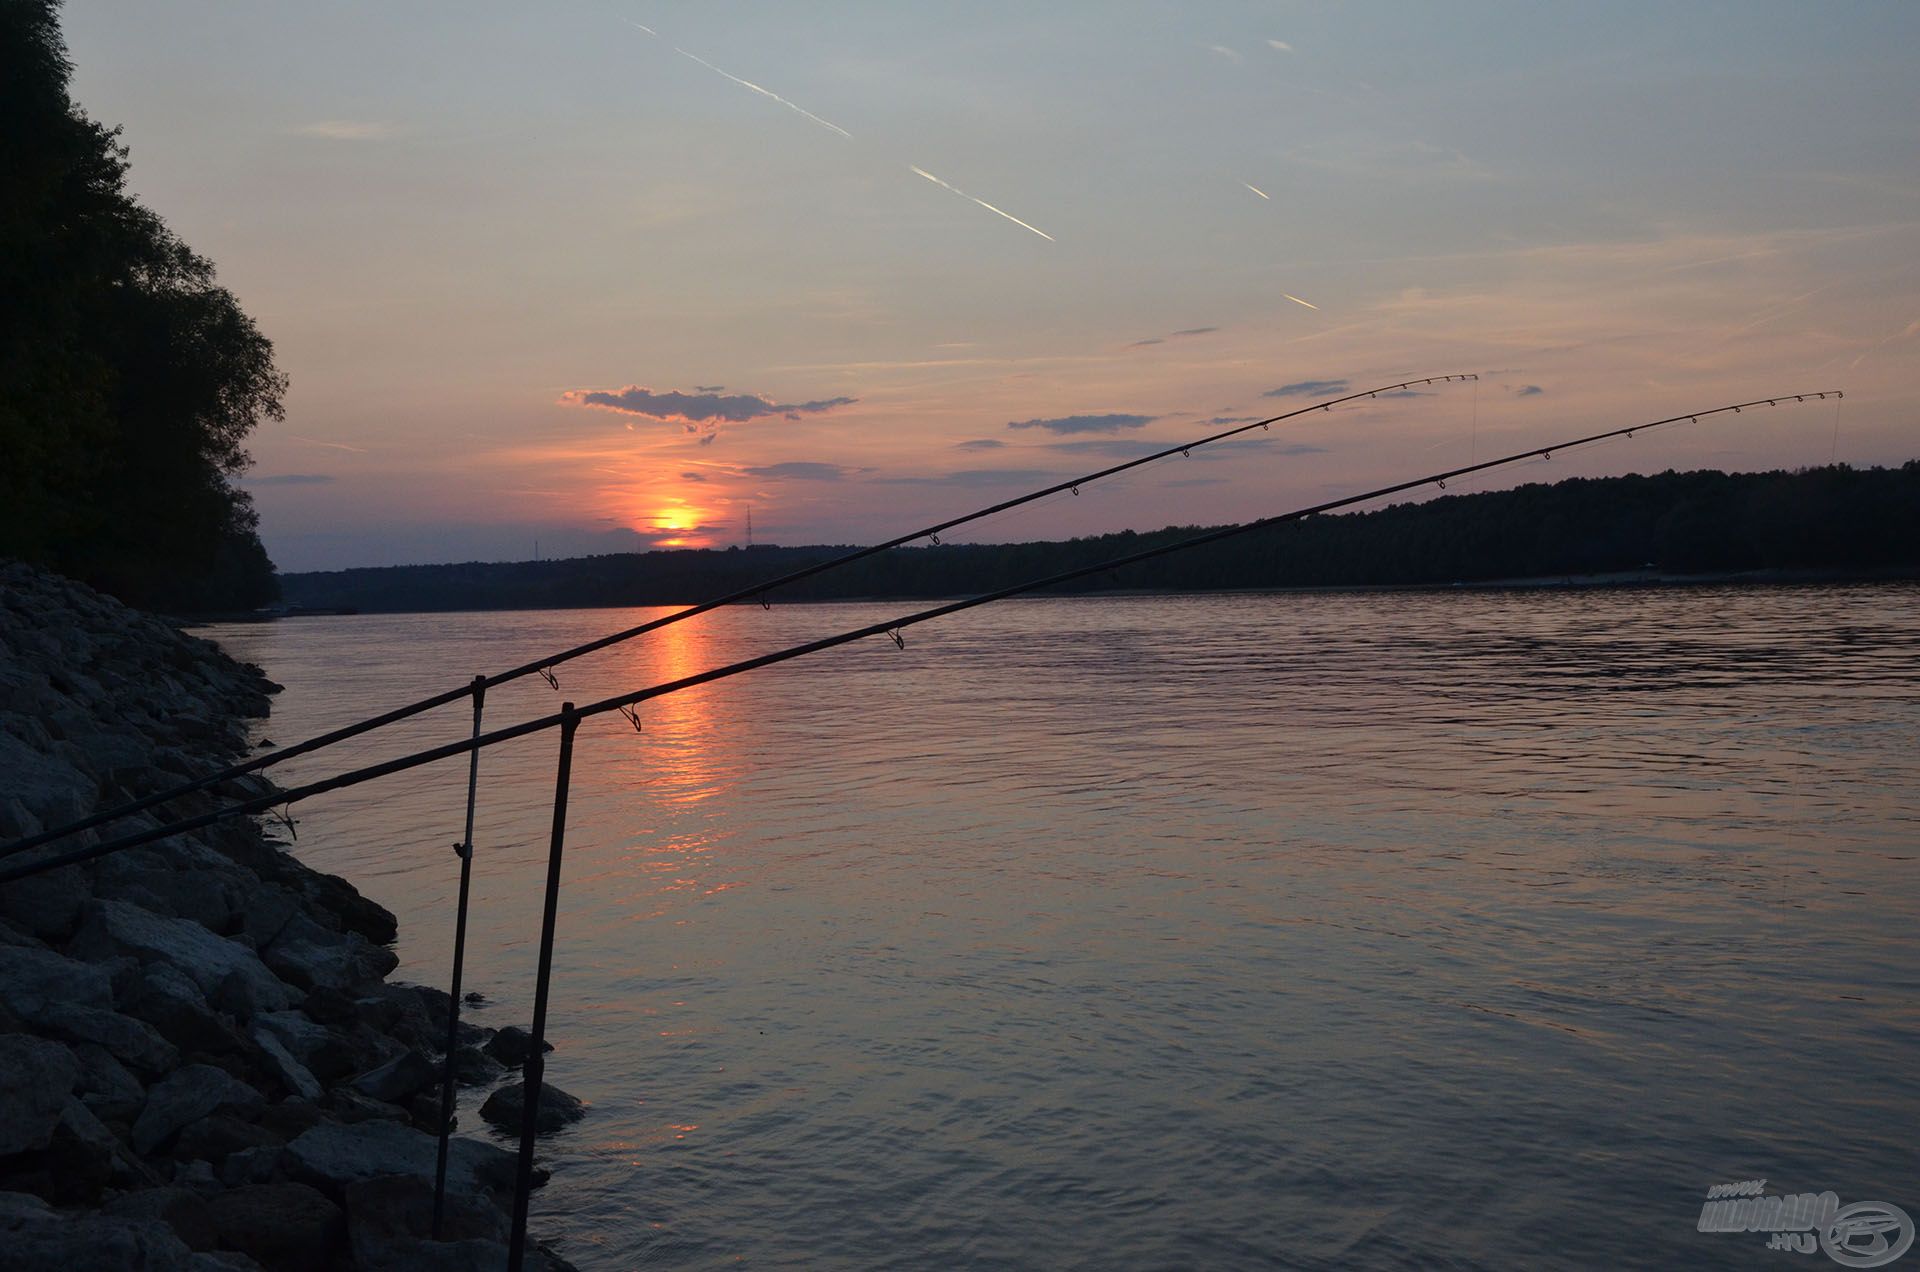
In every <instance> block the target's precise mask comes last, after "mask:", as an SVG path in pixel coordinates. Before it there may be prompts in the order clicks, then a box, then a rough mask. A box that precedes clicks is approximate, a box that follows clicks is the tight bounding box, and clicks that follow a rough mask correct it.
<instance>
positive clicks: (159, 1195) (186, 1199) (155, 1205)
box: [75, 1187, 220, 1272]
mask: <svg viewBox="0 0 1920 1272" xmlns="http://www.w3.org/2000/svg"><path fill="white" fill-rule="evenodd" d="M101 1210H102V1212H103V1213H105V1214H107V1215H111V1216H114V1217H116V1218H121V1219H150V1220H156V1221H158V1222H160V1223H164V1224H165V1225H167V1227H169V1228H171V1229H173V1235H174V1236H176V1237H178V1238H180V1240H181V1241H182V1242H183V1243H184V1244H185V1245H186V1247H187V1248H188V1249H189V1250H211V1249H213V1248H214V1246H216V1245H218V1244H219V1237H220V1233H219V1230H218V1229H216V1228H215V1227H214V1226H213V1215H212V1214H211V1213H210V1212H209V1211H208V1209H207V1202H206V1199H205V1198H204V1197H202V1196H201V1195H200V1194H199V1193H197V1192H194V1191H193V1190H192V1189H191V1188H171V1187H168V1188H145V1189H142V1190H140V1191H139V1192H130V1193H122V1194H120V1195H119V1196H118V1197H115V1198H113V1199H112V1200H111V1201H109V1202H107V1203H106V1205H104V1206H102V1207H101ZM75 1272H78V1270H77V1269H76V1270H75Z"/></svg>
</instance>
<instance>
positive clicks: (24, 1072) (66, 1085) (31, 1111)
mask: <svg viewBox="0 0 1920 1272" xmlns="http://www.w3.org/2000/svg"><path fill="white" fill-rule="evenodd" d="M79 1076H80V1065H79V1062H78V1061H76V1060H75V1059H74V1058H73V1052H71V1051H69V1050H68V1049H67V1048H65V1047H63V1046H61V1045H60V1044H59V1043H57V1042H48V1041H47V1040H46V1039H44V1038H35V1037H32V1036H30V1035H28V1034H0V1157H4V1156H6V1155H8V1154H10V1153H24V1152H27V1151H28V1150H30V1149H35V1148H45V1147H46V1146H47V1145H48V1144H49V1143H50V1142H52V1140H53V1128H54V1126H55V1125H57V1124H58V1123H59V1121H60V1114H61V1111H62V1110H63V1109H65V1108H66V1105H67V1097H68V1094H69V1093H70V1092H71V1091H72V1090H73V1084H74V1082H75V1080H76V1079H77V1078H79Z"/></svg>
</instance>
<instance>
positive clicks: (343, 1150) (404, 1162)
mask: <svg viewBox="0 0 1920 1272" xmlns="http://www.w3.org/2000/svg"><path fill="white" fill-rule="evenodd" d="M438 1151H439V1141H438V1140H436V1139H435V1138H434V1137H433V1136H431V1135H428V1134H426V1133H425V1132H424V1131H416V1130H414V1129H413V1128H412V1127H410V1126H402V1125H400V1124H399V1123H397V1122H383V1121H370V1122H360V1123H357V1124H355V1125H352V1126H345V1125H341V1124H340V1123H337V1122H323V1123H321V1124H320V1125H319V1126H316V1127H314V1128H313V1129H312V1130H310V1131H307V1132H305V1133H304V1134H302V1135H300V1136H299V1137H298V1138H296V1139H295V1140H294V1141H293V1142H292V1143H291V1144H289V1145H287V1168H288V1170H289V1172H290V1173H291V1174H293V1175H294V1176H295V1177H296V1178H298V1179H303V1180H305V1181H306V1182H308V1183H311V1184H313V1185H314V1186H315V1187H317V1188H322V1189H325V1190H327V1191H329V1192H332V1193H338V1192H339V1191H340V1190H341V1189H343V1188H345V1187H346V1186H347V1185H348V1184H351V1183H353V1182H355V1181H356V1180H362V1179H375V1178H378V1177H379V1176H382V1175H413V1176H416V1177H418V1178H422V1179H429V1180H430V1179H432V1178H433V1174H434V1166H435V1159H436V1157H437V1154H438ZM514 1160H515V1159H514V1155H513V1154H512V1153H509V1152H507V1151H506V1150H505V1149H503V1148H498V1147H496V1146H494V1145H492V1144H483V1143H481V1142H479V1141H478V1140H470V1139H460V1138H455V1139H453V1140H452V1141H450V1142H449V1146H448V1152H447V1190H448V1191H449V1193H461V1194H473V1193H477V1192H481V1191H483V1190H486V1189H507V1190H511V1189H512V1187H513V1176H514Z"/></svg>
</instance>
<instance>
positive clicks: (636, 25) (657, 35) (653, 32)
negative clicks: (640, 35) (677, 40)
mask: <svg viewBox="0 0 1920 1272" xmlns="http://www.w3.org/2000/svg"><path fill="white" fill-rule="evenodd" d="M620 20H621V21H622V22H624V23H626V24H627V25H628V26H630V27H632V28H633V29H634V30H636V31H645V32H646V33H647V34H648V35H650V36H652V37H653V38H654V39H656V40H657V39H659V38H660V33H659V32H658V31H656V30H654V29H653V28H652V27H650V26H646V25H644V24H642V23H639V22H635V21H634V20H633V19H632V18H622V19H620Z"/></svg>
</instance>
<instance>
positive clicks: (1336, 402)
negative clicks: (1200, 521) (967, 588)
mask: <svg viewBox="0 0 1920 1272" xmlns="http://www.w3.org/2000/svg"><path fill="white" fill-rule="evenodd" d="M1479 378H1480V377H1479V376H1478V375H1472V374H1469V375H1435V376H1428V377H1426V378H1424V379H1419V380H1403V381H1401V382H1400V383H1399V384H1384V385H1381V386H1380V387H1378V388H1373V389H1362V390H1361V391H1359V392H1358V393H1349V394H1347V395H1346V396H1344V397H1336V398H1328V399H1326V400H1324V401H1320V402H1315V403H1313V404H1312V405H1311V406H1303V407H1300V408H1299V409H1298V410H1293V411H1287V412H1284V413H1282V414H1280V415H1271V416H1268V417H1267V418H1265V419H1261V420H1254V421H1251V422H1250V423H1244V424H1241V425H1239V426H1237V427H1235V428H1229V429H1225V430H1223V431H1221V432H1218V433H1210V434H1208V435H1207V436H1205V437H1199V438H1195V439H1194V440H1192V441H1189V442H1180V443H1177V444H1175V445H1172V446H1168V447H1166V448H1165V449H1162V450H1157V451H1154V452H1153V453H1152V454H1149V455H1141V456H1138V457H1137V458H1134V459H1130V460H1127V461H1126V462H1125V463H1120V464H1114V465H1112V466H1111V467H1108V468H1102V469H1099V470H1098V471H1095V472H1091V473H1087V474H1086V475H1085V476H1082V477H1075V478H1072V479H1070V480H1068V481H1062V482H1056V483H1054V484H1053V485H1051V486H1045V487H1042V488H1041V489H1039V490H1034V491H1030V492H1028V493H1027V494H1024V495H1018V496H1016V497H1014V498H1012V499H1006V500H1002V501H1001V502H999V503H996V504H990V505H988V506H987V507H985V508H980V509H976V510H975V511H973V512H969V513H966V514H964V515H962V516H958V517H950V518H948V519H947V520H945V521H941V522H936V523H935V524H933V525H930V526H924V527H922V528H921V529H918V530H914V531H911V532H909V533H907V534H902V535H897V536H895V537H894V538H891V539H888V540H887V541H885V542H884V543H875V544H872V545H869V546H867V547H864V548H855V549H854V550H853V551H851V552H846V553H843V554H842V555H840V556H837V557H831V558H829V559H827V560H824V561H816V562H814V563H813V564H811V565H807V566H802V567H801V568H800V569H797V570H793V571H790V572H789V573H786V574H782V575H778V576H776V577H774V578H771V579H767V580H764V581H762V582H758V583H754V584H751V585H749V586H747V587H744V588H741V589H740V590H738V591H735V592H729V593H727V594H726V595H725V596H721V597H716V598H715V599H713V600H710V601H704V602H702V603H700V604H698V605H694V606H691V607H689V608H687V609H683V610H677V611H675V612H674V613H671V614H666V615H663V616H662V617H660V618H656V619H651V620H649V621H647V622H645V623H641V624H639V625H638V626H636V627H629V628H626V629H625V630H623V631H617V632H612V633H609V634H608V635H605V636H601V637H598V638H597V639H594V640H590V641H588V642H586V643H585V644H583V645H575V646H574V647H573V648H571V649H567V650H562V651H561V652H560V653H557V654H553V655H551V656H549V657H546V658H540V659H536V660H534V661H532V662H527V663H522V664H520V665H519V666H518V667H512V668H509V669H508V670H506V671H502V672H496V673H494V674H493V675H491V676H475V677H474V678H473V679H472V680H470V681H468V682H467V683H466V684H463V685H461V686H459V687H458V688H455V689H448V690H446V691H444V692H442V693H437V694H433V695H431V696H430V697H426V698H422V699H420V700H419V701H417V702H410V703H408V704H407V705H405V706H402V707H395V708H394V709H392V710H391V711H385V712H382V713H381V714H379V715H375V716H369V717H367V718H366V719H364V720H359V721H356V722H354V723H352V724H348V725H343V726H341V727H340V728H338V729H334V730H331V731H329V732H327V733H321V734H317V735H315V736H314V737H311V738H308V739H306V740H305V741H304V742H295V743H293V744H291V745H289V746H283V747H280V748H278V749H276V750H273V751H269V752H267V753H266V754H264V755H256V756H253V757H252V758H250V759H247V760H243V761H241V762H239V763H237V764H234V765H231V766H229V767H227V768H224V769H221V770H219V771H218V772H215V773H208V774H206V775H205V776H203V777H197V778H193V779H190V780H188V781H186V782H182V783H180V784H179V785H177V786H171V787H168V788H167V789H165V790H160V791H154V792H151V793H149V794H146V795H143V796H141V797H139V798H138V799H133V800H129V801H127V802H126V803H124V804H120V805H117V806H116V807H113V808H107V809H102V810H100V811H98V812H95V813H90V814H89V815H87V816H86V817H83V818H81V819H80V820H78V821H73V822H68V823H67V824H66V825H64V826H56V827H54V828H53V829H51V830H43V831H40V832H39V833H37V834H33V835H28V836H26V837H25V838H23V839H18V840H15V841H14V842H13V843H11V844H8V845H6V846H5V847H4V848H0V858H4V857H8V856H11V855H12V854H14V853H17V852H25V851H27V850H28V849H30V848H37V847H39V846H40V845H42V844H46V843H51V842H53V841H54V840H56V839H65V838H67V837H68V836H70V835H76V834H79V833H80V832H81V831H83V830H92V829H93V828H94V827H96V826H100V825H104V824H105V823H107V822H112V821H119V820H121V819H123V818H126V817H130V816H132V815H133V814H135V813H141V812H145V811H146V810H148V809H150V808H154V807H157V806H158V805H161V804H166V803H171V802H172V801H174V800H177V799H180V798H182V797H184V796H187V795H191V794H193V793H194V792H196V791H203V790H206V789H208V788H209V787H213V786H218V785H219V784H221V783H222V782H227V781H231V780H232V779H234V778H236V777H244V776H245V775H247V774H248V773H256V772H259V771H260V770H261V769H264V768H268V767H270V766H272V765H274V764H278V763H280V762H281V761H283V760H290V759H292V758H294V757H295V756H298V755H307V754H310V753H312V752H314V751H318V750H321V749H323V748H325V747H329V746H332V745H333V744H334V743H336V742H345V741H346V740H348V739H349V738H355V737H359V736H360V735H362V734H365V733H371V732H373V731H374V730H376V729H382V728H385V727H386V726H387V725H390V724H398V723H399V722H400V721H402V720H407V719H411V718H412V717H414V716H417V715H421V714H423V713H424V712H427V711H431V710H433V709H434V708H436V707H444V706H446V705H448V704H449V703H454V702H458V701H460V700H461V699H463V698H480V697H483V696H484V695H485V693H486V691H487V690H488V689H491V688H492V687H494V686H495V685H503V684H506V683H508V682H509V681H513V680H519V679H522V678H523V677H526V676H531V675H535V674H539V675H544V676H546V677H547V679H548V683H550V684H552V685H553V686H554V687H555V688H556V689H557V688H559V684H558V682H557V681H556V680H554V678H553V668H554V667H556V666H558V665H559V664H561V663H563V662H569V661H571V660H573V659H575V658H581V657H584V656H586V655H587V654H591V653H597V652H598V651H600V650H602V649H606V648H608V647H610V646H613V645H618V644H620V643H622V642H623V641H629V640H633V639H634V638H636V637H639V636H644V635H646V634H647V633H648V632H653V631H658V630H659V629H660V628H662V627H667V626H670V625H672V624H674V623H680V622H685V621H686V620H687V619H690V618H697V617H699V616H700V615H702V614H706V613H709V612H711V611H713V610H716V609H720V608H722V607H724V606H727V605H736V604H739V603H740V602H742V601H751V600H761V601H762V602H763V603H764V600H765V595H766V593H768V592H770V591H772V590H774V589H775V588H780V587H786V586H788V585H790V584H793V583H798V582H800V581H801V580H803V579H810V578H813V577H815V576H816V575H820V574H825V573H827V572H828V571H829V570H836V569H839V568H840V567H842V566H846V565H851V564H853V563H854V562H856V561H863V560H865V559H866V558H868V557H871V556H877V555H879V554H880V553H882V552H887V551H890V550H892V549H894V548H897V547H901V546H904V545H905V544H909V543H912V542H913V541H914V540H916V539H927V540H930V541H931V542H932V543H933V544H935V545H938V544H939V542H940V534H941V532H942V531H946V530H951V529H953V528H954V527H956V526H964V525H967V524H968V523H970V522H974V521H979V520H982V519H983V518H986V517H991V516H994V515H996V514H998V513H1002V512H1006V511H1008V510H1009V509H1013V508H1018V507H1020V506H1022V505H1023V504H1030V503H1033V502H1034V501H1036V500H1039V499H1045V498H1047V497H1048V496H1051V495H1057V494H1059V493H1061V492H1062V491H1071V492H1073V493H1074V494H1075V495H1078V494H1079V493H1080V487H1082V486H1087V485H1091V484H1092V483H1094V482H1096V481H1101V480H1104V479H1105V478H1108V477H1112V476H1115V475H1117V474H1119V473H1124V472H1127V471H1129V470H1130V469H1134V468H1139V467H1141V466H1142V465H1145V464H1151V463H1154V462H1155V461H1157V460H1162V459H1166V458H1167V457H1169V456H1171V455H1186V454H1188V453H1189V452H1191V451H1194V450H1198V449H1199V448H1200V447H1202V446H1211V445H1213V444H1214V443H1215V442H1222V441H1225V440H1227V439H1228V438H1231V437H1238V436H1239V435H1240V434H1242V433H1249V432H1252V431H1253V430H1254V429H1256V428H1257V429H1261V430H1263V431H1264V430H1267V429H1269V428H1270V427H1271V426H1272V425H1274V424H1279V423H1281V422H1283V421H1285V420H1290V419H1294V418H1296V417H1298V416H1302V415H1309V414H1311V413H1313V412H1314V411H1329V410H1332V409H1333V408H1334V407H1336V406H1340V405H1343V404H1344V403H1347V402H1355V401H1359V400H1360V399H1362V398H1377V397H1379V396H1380V394H1382V393H1393V392H1396V391H1398V390H1402V389H1411V388H1413V387H1415V386H1416V385H1423V384H1424V385H1434V384H1451V383H1456V382H1462V381H1467V380H1478V379H1479Z"/></svg>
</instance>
